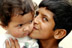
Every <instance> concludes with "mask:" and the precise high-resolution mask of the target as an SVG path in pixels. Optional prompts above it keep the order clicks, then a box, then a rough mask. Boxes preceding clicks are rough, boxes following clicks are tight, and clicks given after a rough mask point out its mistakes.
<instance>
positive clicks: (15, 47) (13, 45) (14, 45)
mask: <svg viewBox="0 0 72 48" xmlns="http://www.w3.org/2000/svg"><path fill="white" fill-rule="evenodd" d="M10 43H11V47H10V45H9V41H8V40H6V48H20V46H19V44H18V40H17V39H15V40H13V39H12V38H10Z"/></svg>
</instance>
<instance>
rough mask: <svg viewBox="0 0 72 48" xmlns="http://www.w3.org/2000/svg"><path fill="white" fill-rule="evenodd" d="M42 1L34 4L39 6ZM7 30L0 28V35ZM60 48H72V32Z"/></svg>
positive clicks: (71, 0)
mask: <svg viewBox="0 0 72 48" xmlns="http://www.w3.org/2000/svg"><path fill="white" fill-rule="evenodd" d="M41 1H42V0H33V2H34V3H36V4H37V5H39V3H40V2H41ZM68 1H69V2H70V4H71V5H72V0H68ZM5 32H6V30H4V29H3V28H2V27H1V26H0V34H3V33H5ZM59 46H61V47H63V48H72V31H71V32H70V33H69V34H68V35H67V36H66V37H65V38H64V39H63V40H62V41H61V42H60V43H59Z"/></svg>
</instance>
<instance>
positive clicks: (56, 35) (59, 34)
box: [54, 29, 66, 39]
mask: <svg viewBox="0 0 72 48" xmlns="http://www.w3.org/2000/svg"><path fill="white" fill-rule="evenodd" d="M64 36H66V30H65V29H56V30H55V32H54V38H55V39H61V38H63V37H64Z"/></svg>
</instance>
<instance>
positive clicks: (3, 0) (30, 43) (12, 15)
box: [0, 0, 38, 48]
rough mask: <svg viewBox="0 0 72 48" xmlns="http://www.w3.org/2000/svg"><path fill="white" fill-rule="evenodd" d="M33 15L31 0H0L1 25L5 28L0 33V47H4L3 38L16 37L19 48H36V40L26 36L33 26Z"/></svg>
mask: <svg viewBox="0 0 72 48" xmlns="http://www.w3.org/2000/svg"><path fill="white" fill-rule="evenodd" d="M33 17H34V6H33V3H32V1H31V0H0V21H1V26H2V27H3V28H4V29H5V30H7V32H6V33H5V34H2V35H0V48H6V46H5V40H6V39H9V38H13V39H17V40H18V43H19V45H20V48H38V44H37V41H36V40H35V39H31V38H29V37H28V35H29V33H30V32H31V31H32V28H33V24H32V20H33ZM9 44H10V41H9Z"/></svg>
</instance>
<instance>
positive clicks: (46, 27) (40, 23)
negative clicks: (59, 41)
mask: <svg viewBox="0 0 72 48" xmlns="http://www.w3.org/2000/svg"><path fill="white" fill-rule="evenodd" d="M53 15H54V14H53V13H52V12H51V11H49V10H46V8H39V10H38V11H37V16H36V18H35V19H34V27H33V32H32V33H31V34H30V37H32V38H35V39H49V38H53V34H54V30H53V29H54V26H55V22H54V19H53Z"/></svg>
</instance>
